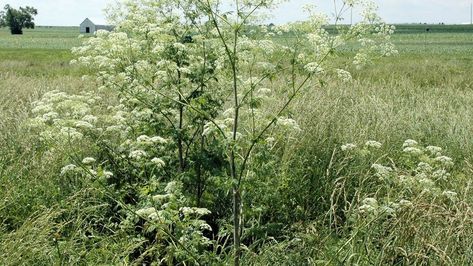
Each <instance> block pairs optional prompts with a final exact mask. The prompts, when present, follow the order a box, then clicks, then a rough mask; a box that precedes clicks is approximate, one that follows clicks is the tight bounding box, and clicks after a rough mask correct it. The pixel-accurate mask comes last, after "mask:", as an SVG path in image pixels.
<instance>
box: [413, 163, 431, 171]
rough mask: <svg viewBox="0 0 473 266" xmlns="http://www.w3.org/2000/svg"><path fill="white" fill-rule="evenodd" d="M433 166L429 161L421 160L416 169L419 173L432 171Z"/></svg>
mask: <svg viewBox="0 0 473 266" xmlns="http://www.w3.org/2000/svg"><path fill="white" fill-rule="evenodd" d="M433 169H434V168H433V167H432V166H430V164H428V163H425V162H420V163H419V164H418V165H417V168H416V171H417V172H418V173H430V172H432V171H433Z"/></svg>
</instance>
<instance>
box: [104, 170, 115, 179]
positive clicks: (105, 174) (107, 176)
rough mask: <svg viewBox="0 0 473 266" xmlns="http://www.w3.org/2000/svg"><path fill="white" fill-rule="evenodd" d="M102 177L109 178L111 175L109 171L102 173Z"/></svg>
mask: <svg viewBox="0 0 473 266" xmlns="http://www.w3.org/2000/svg"><path fill="white" fill-rule="evenodd" d="M103 176H104V177H105V178H110V177H112V176H113V173H112V172H110V171H103Z"/></svg>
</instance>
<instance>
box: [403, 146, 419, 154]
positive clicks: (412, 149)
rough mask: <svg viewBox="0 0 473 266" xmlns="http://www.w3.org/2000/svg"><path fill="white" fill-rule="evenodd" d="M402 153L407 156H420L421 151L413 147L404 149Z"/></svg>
mask: <svg viewBox="0 0 473 266" xmlns="http://www.w3.org/2000/svg"><path fill="white" fill-rule="evenodd" d="M403 152H405V153H409V154H412V155H421V154H422V150H421V149H418V148H415V147H406V148H404V150H403Z"/></svg>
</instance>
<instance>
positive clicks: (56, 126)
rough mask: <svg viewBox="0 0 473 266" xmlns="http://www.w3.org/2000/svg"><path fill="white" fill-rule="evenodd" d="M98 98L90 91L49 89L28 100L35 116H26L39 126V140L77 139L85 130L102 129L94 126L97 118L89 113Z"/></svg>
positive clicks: (36, 126) (98, 130)
mask: <svg viewBox="0 0 473 266" xmlns="http://www.w3.org/2000/svg"><path fill="white" fill-rule="evenodd" d="M101 100H102V99H101V97H99V96H97V95H95V94H94V93H92V92H86V93H83V94H79V95H70V94H67V93H65V92H61V91H58V90H52V91H49V92H47V93H45V94H44V95H43V97H42V98H41V99H40V100H38V101H35V102H33V103H32V106H33V108H32V110H31V112H32V113H33V114H34V115H35V117H34V118H32V119H30V120H29V126H30V127H31V128H34V129H36V130H39V135H40V139H41V140H45V141H57V142H58V143H62V142H64V141H75V140H80V139H82V138H83V136H84V133H85V132H87V131H95V132H101V131H102V128H100V127H97V120H98V118H97V117H96V116H94V115H93V114H92V112H93V110H94V108H96V106H97V103H98V102H100V101H101Z"/></svg>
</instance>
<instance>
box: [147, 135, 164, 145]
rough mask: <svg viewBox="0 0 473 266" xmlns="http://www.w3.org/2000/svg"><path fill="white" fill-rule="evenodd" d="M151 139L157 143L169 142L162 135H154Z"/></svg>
mask: <svg viewBox="0 0 473 266" xmlns="http://www.w3.org/2000/svg"><path fill="white" fill-rule="evenodd" d="M151 141H152V142H153V143H157V144H166V143H168V141H167V140H166V139H165V138H162V137H159V136H154V137H152V138H151Z"/></svg>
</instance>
